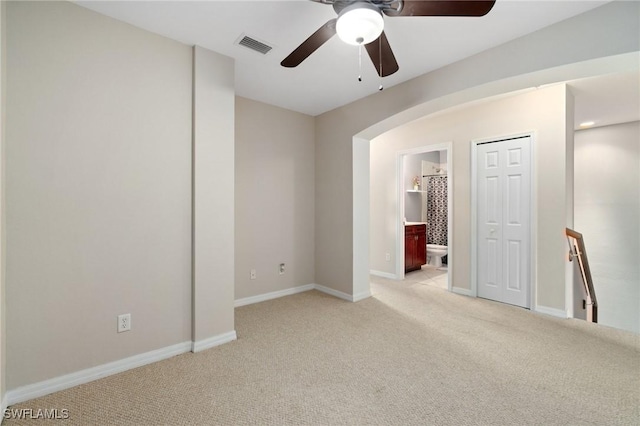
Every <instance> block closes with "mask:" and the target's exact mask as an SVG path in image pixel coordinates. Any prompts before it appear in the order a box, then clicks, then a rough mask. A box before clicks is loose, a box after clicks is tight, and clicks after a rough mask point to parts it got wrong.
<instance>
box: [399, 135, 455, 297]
mask: <svg viewBox="0 0 640 426" xmlns="http://www.w3.org/2000/svg"><path fill="white" fill-rule="evenodd" d="M452 164H453V161H452V145H451V143H443V144H436V145H426V146H422V147H418V148H413V149H410V150H405V151H400V152H398V153H397V167H396V170H397V175H396V187H397V194H398V199H397V206H398V209H397V211H398V217H397V218H396V226H397V229H396V237H397V238H396V256H395V258H396V277H398V278H399V279H410V280H413V281H416V282H419V283H421V284H426V285H431V286H435V287H440V288H443V289H446V290H449V291H450V290H451V287H452V277H451V273H450V271H452V262H453V256H452V253H453V246H452V241H453V238H452V231H453V229H452V218H453V216H452V215H453V213H452V210H453V209H452V204H453V203H452V200H453V197H452V188H453V182H452V178H453V176H452V173H451V171H452V170H453V166H452ZM423 232H424V233H425V234H426V238H424V239H422V238H415V241H414V240H412V239H411V238H412V236H413V234H414V233H419V234H420V233H423ZM419 237H421V235H420V236H419ZM414 244H420V247H414ZM423 244H424V247H422V245H423ZM423 255H424V257H423ZM411 262H413V264H411V265H409V263H411ZM416 262H417V263H416Z"/></svg>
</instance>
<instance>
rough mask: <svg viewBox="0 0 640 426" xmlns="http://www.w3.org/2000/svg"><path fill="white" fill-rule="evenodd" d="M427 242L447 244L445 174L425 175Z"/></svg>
mask: <svg viewBox="0 0 640 426" xmlns="http://www.w3.org/2000/svg"><path fill="white" fill-rule="evenodd" d="M427 244H439V245H441V246H446V245H447V176H427Z"/></svg>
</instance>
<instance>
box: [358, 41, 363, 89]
mask: <svg viewBox="0 0 640 426" xmlns="http://www.w3.org/2000/svg"><path fill="white" fill-rule="evenodd" d="M358 81H362V43H360V44H359V45H358Z"/></svg>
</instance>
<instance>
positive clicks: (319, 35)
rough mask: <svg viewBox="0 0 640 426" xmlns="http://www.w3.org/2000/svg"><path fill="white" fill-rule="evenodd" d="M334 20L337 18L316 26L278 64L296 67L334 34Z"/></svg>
mask: <svg viewBox="0 0 640 426" xmlns="http://www.w3.org/2000/svg"><path fill="white" fill-rule="evenodd" d="M336 21H337V19H336V18H334V19H331V20H330V21H328V22H327V23H326V24H324V25H323V26H321V27H320V28H318V30H317V31H316V32H315V33H313V34H311V35H310V36H309V38H308V39H306V40H305V41H303V42H302V44H300V46H298V47H296V48H295V50H294V51H293V52H291V53H290V54H289V56H287V57H286V58H284V60H283V61H282V62H280V65H282V66H283V67H287V68H293V67H297V66H298V65H300V64H301V63H302V61H304V60H305V59H307V58H308V57H309V55H311V54H312V53H313V52H315V51H316V50H317V49H318V48H319V47H320V46H322V45H323V44H325V43H326V42H327V41H328V40H329V39H330V38H331V37H333V36H334V35H335V34H336Z"/></svg>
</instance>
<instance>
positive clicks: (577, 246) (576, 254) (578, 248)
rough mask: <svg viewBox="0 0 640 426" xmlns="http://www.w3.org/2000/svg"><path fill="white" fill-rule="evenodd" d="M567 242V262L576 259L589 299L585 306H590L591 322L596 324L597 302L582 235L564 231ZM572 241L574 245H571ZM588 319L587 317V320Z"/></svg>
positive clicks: (570, 230) (569, 230)
mask: <svg viewBox="0 0 640 426" xmlns="http://www.w3.org/2000/svg"><path fill="white" fill-rule="evenodd" d="M566 235H567V241H568V242H569V261H573V259H574V258H577V259H578V264H579V266H580V275H581V276H582V284H583V285H584V289H585V291H586V293H587V298H588V299H589V300H588V302H587V304H588V305H590V306H591V322H598V300H597V298H596V292H595V289H594V287H593V279H592V278H591V269H590V268H589V260H588V259H587V250H586V249H585V246H584V238H583V237H582V234H581V233H579V232H576V231H574V230H573V229H569V228H567V229H566ZM571 239H573V241H574V244H572V243H571ZM588 319H589V317H587V320H588Z"/></svg>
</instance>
